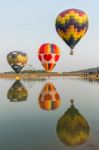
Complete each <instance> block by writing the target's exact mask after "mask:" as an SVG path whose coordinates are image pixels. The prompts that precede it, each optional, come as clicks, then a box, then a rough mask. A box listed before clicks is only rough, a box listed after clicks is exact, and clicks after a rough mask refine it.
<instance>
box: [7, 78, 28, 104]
mask: <svg viewBox="0 0 99 150" xmlns="http://www.w3.org/2000/svg"><path fill="white" fill-rule="evenodd" d="M27 97H28V92H27V89H26V88H25V87H24V86H23V84H22V83H21V82H20V80H16V81H15V83H14V84H13V85H12V86H11V88H10V89H9V90H8V93H7V98H8V99H10V101H11V102H21V101H26V99H27Z"/></svg>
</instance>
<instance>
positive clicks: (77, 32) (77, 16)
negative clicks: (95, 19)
mask: <svg viewBox="0 0 99 150" xmlns="http://www.w3.org/2000/svg"><path fill="white" fill-rule="evenodd" d="M88 25H89V21H88V16H87V14H86V13H85V12H84V11H82V10H79V9H74V8H72V9H67V10H64V11H63V12H61V13H60V14H59V15H58V16H57V18H56V21H55V27H56V31H57V33H58V35H59V36H60V37H61V38H62V40H63V41H64V42H65V43H66V44H67V45H68V46H69V47H70V48H71V51H70V55H73V48H74V47H75V45H76V44H77V43H78V42H79V41H80V39H81V38H82V37H83V36H84V35H85V33H86V32H87V30H88Z"/></svg>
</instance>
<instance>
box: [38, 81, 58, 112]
mask: <svg viewBox="0 0 99 150" xmlns="http://www.w3.org/2000/svg"><path fill="white" fill-rule="evenodd" d="M38 103H39V106H40V108H42V109H44V110H55V109H57V108H58V107H59V106H60V103H61V100H60V95H59V94H58V92H57V91H56V88H55V87H54V85H53V84H52V83H50V82H48V83H46V84H45V86H44V87H43V89H42V91H41V93H40V95H39V98H38Z"/></svg>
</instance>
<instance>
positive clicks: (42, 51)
mask: <svg viewBox="0 0 99 150" xmlns="http://www.w3.org/2000/svg"><path fill="white" fill-rule="evenodd" d="M38 58H39V60H40V62H41V63H42V65H43V67H44V69H45V70H46V71H47V72H50V71H52V70H53V68H54V67H55V65H56V63H57V61H58V60H59V58H60V49H59V47H58V46H57V45H55V44H50V43H45V44H43V45H41V47H40V48H39V51H38Z"/></svg>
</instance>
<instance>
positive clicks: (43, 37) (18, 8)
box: [0, 0, 99, 72]
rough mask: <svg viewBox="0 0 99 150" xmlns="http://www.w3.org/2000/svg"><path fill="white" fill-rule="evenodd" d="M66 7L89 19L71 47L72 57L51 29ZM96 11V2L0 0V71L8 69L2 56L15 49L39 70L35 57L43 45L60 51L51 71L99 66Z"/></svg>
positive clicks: (98, 3)
mask: <svg viewBox="0 0 99 150" xmlns="http://www.w3.org/2000/svg"><path fill="white" fill-rule="evenodd" d="M70 8H76V9H81V10H83V11H84V12H86V13H87V15H88V17H89V29H88V31H87V33H86V35H85V36H84V37H83V38H82V39H81V40H80V41H79V43H78V44H77V45H76V46H75V48H74V55H73V56H70V55H69V50H70V49H69V47H68V46H67V45H66V44H65V43H64V41H62V39H61V38H60V37H59V36H58V34H57V32H56V29H55V20H56V17H57V15H58V14H59V13H60V12H62V11H63V10H66V9H70ZM98 9H99V2H98V0H0V56H1V59H0V72H3V71H11V70H12V68H11V67H10V66H9V64H8V63H7V60H6V56H7V54H8V53H9V52H10V51H15V50H21V51H24V52H26V53H27V55H28V58H29V59H28V64H32V65H33V67H34V68H36V69H43V67H42V65H41V63H40V61H39V60H38V56H37V54H38V49H39V47H40V46H41V44H43V43H46V42H49V43H55V44H56V45H58V46H59V47H60V49H61V58H60V60H59V61H58V63H57V65H56V67H55V69H54V70H53V71H71V70H78V69H84V68H90V67H97V66H99V46H98V45H99V11H98Z"/></svg>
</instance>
